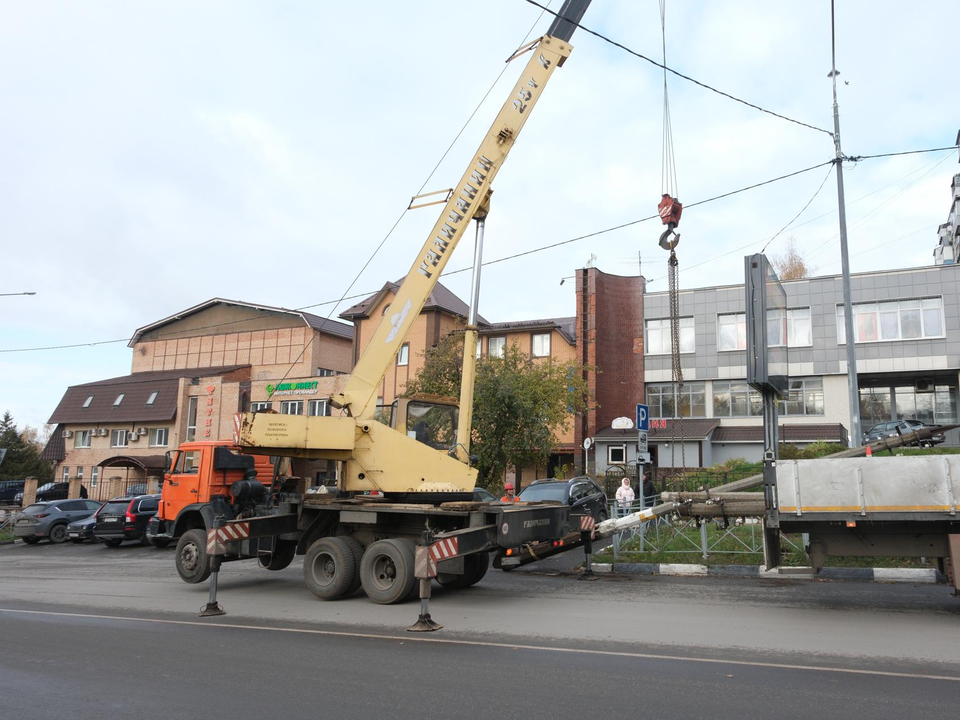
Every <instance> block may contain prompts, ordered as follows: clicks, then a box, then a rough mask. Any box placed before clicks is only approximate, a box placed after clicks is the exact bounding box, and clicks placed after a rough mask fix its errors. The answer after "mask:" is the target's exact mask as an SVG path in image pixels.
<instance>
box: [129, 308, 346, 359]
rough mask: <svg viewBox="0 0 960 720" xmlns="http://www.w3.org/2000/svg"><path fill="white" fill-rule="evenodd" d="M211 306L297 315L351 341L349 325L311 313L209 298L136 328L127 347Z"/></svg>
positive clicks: (313, 324)
mask: <svg viewBox="0 0 960 720" xmlns="http://www.w3.org/2000/svg"><path fill="white" fill-rule="evenodd" d="M213 305H235V306H237V307H246V308H252V309H254V310H258V311H261V312H265V313H268V314H274V315H297V316H298V317H300V318H301V319H302V320H303V321H304V322H305V323H306V324H307V325H308V326H310V327H311V328H313V329H314V330H319V331H320V332H325V333H328V334H330V335H336V336H338V337H343V338H347V339H353V327H352V326H351V325H346V324H344V323H342V322H338V321H337V320H327V319H326V318H322V317H320V316H319V315H314V314H312V313H306V312H302V311H300V310H291V309H289V308H282V307H274V306H272V305H256V304H254V303H248V302H243V301H242V300H227V299H225V298H211V299H210V300H207V301H206V302H202V303H200V304H199V305H194V306H193V307H191V308H187V309H186V310H183V311H181V312H178V313H176V314H175V315H171V316H169V317H166V318H164V319H163V320H157V321H156V322H154V323H150V324H149V325H144V326H143V327H141V328H137V330H136V331H135V332H134V333H133V337H132V338H130V342H129V343H128V346H129V347H133V346H134V344H136V343H137V342H139V341H140V338H141V337H143V335H145V334H146V333H148V332H152V331H153V330H156V329H157V328H160V327H163V326H164V325H168V324H170V323H172V322H176V321H177V320H181V319H183V318H185V317H188V316H189V315H193V314H195V313H198V312H200V311H201V310H206V309H207V308H209V307H212V306H213Z"/></svg>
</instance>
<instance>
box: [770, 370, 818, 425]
mask: <svg viewBox="0 0 960 720" xmlns="http://www.w3.org/2000/svg"><path fill="white" fill-rule="evenodd" d="M817 382H819V383H820V387H819V388H818V387H816V383H817ZM795 383H800V387H799V388H794V387H792V386H793V385H794V384H795ZM808 385H809V387H808ZM818 390H819V392H820V408H821V411H820V412H810V411H809V409H808V408H807V393H808V392H809V393H815V392H817V391H818ZM795 392H799V393H800V399H799V401H797V400H791V399H790V395H791V394H792V393H795ZM795 402H800V403H802V404H803V412H802V413H791V412H789V410H788V407H789V405H788V403H789V404H793V403H795ZM777 412H778V413H779V414H780V415H781V416H782V417H823V416H824V415H825V414H826V412H827V408H826V400H825V398H824V390H823V378H822V377H798V378H790V380H789V382H788V384H787V397H785V398H783V399H781V400H778V401H777Z"/></svg>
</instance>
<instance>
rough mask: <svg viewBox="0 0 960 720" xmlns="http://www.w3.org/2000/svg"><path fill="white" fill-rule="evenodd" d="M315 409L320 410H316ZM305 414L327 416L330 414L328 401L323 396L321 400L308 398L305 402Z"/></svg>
mask: <svg viewBox="0 0 960 720" xmlns="http://www.w3.org/2000/svg"><path fill="white" fill-rule="evenodd" d="M317 410H322V411H321V412H317ZM307 415H309V416H310V417H329V416H330V401H329V400H327V399H326V398H324V399H323V400H310V401H308V402H307Z"/></svg>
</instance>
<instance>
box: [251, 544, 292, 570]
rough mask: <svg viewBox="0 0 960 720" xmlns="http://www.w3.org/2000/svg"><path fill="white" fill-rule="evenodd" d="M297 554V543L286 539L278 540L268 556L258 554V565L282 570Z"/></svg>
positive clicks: (268, 568)
mask: <svg viewBox="0 0 960 720" xmlns="http://www.w3.org/2000/svg"><path fill="white" fill-rule="evenodd" d="M296 554H297V544H296V543H295V542H289V541H286V540H278V541H277V546H276V549H275V550H274V552H273V553H271V554H270V555H269V556H267V555H260V556H258V558H259V560H260V567H262V568H266V569H267V570H283V569H284V568H285V567H287V566H288V565H289V564H290V563H292V562H293V558H294V557H295V556H296Z"/></svg>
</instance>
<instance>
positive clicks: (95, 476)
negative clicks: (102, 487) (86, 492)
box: [90, 465, 100, 488]
mask: <svg viewBox="0 0 960 720" xmlns="http://www.w3.org/2000/svg"><path fill="white" fill-rule="evenodd" d="M99 479H100V468H99V467H97V466H96V465H94V466H93V467H91V468H90V487H92V488H95V487H96V486H97V481H98V480H99Z"/></svg>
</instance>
